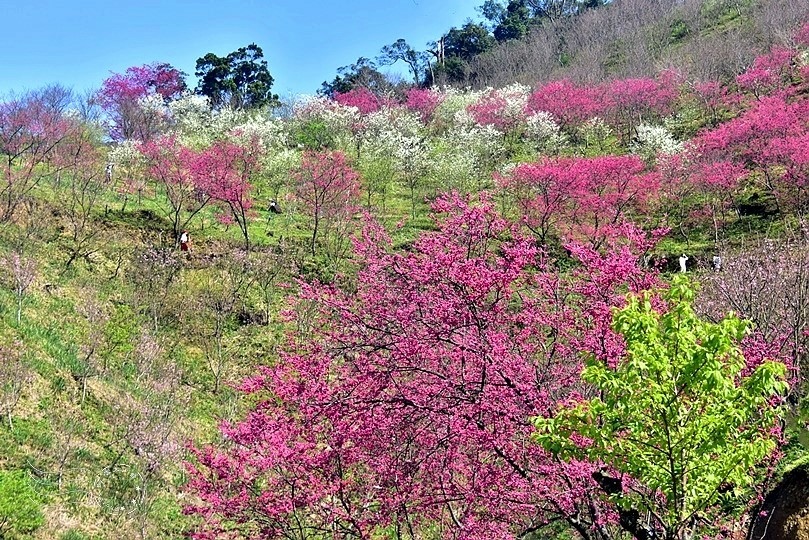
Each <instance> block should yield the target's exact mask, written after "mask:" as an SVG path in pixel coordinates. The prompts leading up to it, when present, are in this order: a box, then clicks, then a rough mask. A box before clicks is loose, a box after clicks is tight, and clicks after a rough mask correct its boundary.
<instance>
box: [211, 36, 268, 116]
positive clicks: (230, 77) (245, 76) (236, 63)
mask: <svg viewBox="0 0 809 540" xmlns="http://www.w3.org/2000/svg"><path fill="white" fill-rule="evenodd" d="M195 75H196V76H197V77H199V84H198V85H197V93H199V94H201V95H203V96H206V97H207V98H208V99H210V100H211V104H212V105H213V106H214V107H216V108H219V107H223V106H225V105H229V106H231V107H233V108H234V109H241V108H245V109H255V108H259V107H264V106H266V105H275V104H276V103H277V102H278V96H277V95H275V94H273V93H272V92H271V91H270V89H271V88H272V84H273V78H272V76H271V75H270V71H269V69H268V68H267V61H266V60H264V52H263V51H262V50H261V47H259V46H258V45H256V44H255V43H251V44H250V45H248V46H247V47H240V48H239V49H236V50H235V51H233V52H232V53H230V54H228V55H227V56H224V57H220V56H217V55H215V54H214V53H208V54H206V55H205V56H203V57H202V58H198V59H197V65H196V72H195Z"/></svg>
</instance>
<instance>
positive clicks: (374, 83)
mask: <svg viewBox="0 0 809 540" xmlns="http://www.w3.org/2000/svg"><path fill="white" fill-rule="evenodd" d="M355 88H367V89H368V90H370V91H372V92H373V93H374V94H376V95H381V94H384V93H386V92H388V91H390V90H392V89H393V84H392V83H391V82H390V81H389V80H388V78H387V76H385V74H384V73H382V72H381V71H379V70H378V69H377V67H376V64H375V63H374V62H373V61H372V60H369V59H368V58H364V57H360V58H358V59H357V61H356V63H354V64H351V65H350V66H343V67H341V68H338V69H337V76H336V77H335V78H334V79H333V80H332V81H331V82H326V81H323V84H322V85H321V87H320V90H319V91H318V93H319V94H321V95H324V96H328V97H334V95H335V94H345V93H346V92H350V91H351V90H354V89H355Z"/></svg>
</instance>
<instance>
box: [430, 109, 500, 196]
mask: <svg viewBox="0 0 809 540" xmlns="http://www.w3.org/2000/svg"><path fill="white" fill-rule="evenodd" d="M458 114H460V112H459V113H458ZM505 151H506V149H505V146H504V144H503V135H502V134H501V133H500V132H499V131H497V130H496V129H495V128H494V127H493V126H480V125H477V124H474V123H472V124H471V125H470V124H465V123H458V124H456V125H455V126H454V127H452V128H451V129H450V130H449V131H447V132H446V133H445V134H444V135H443V136H441V137H439V138H438V139H436V141H435V144H434V146H433V151H432V157H431V165H432V170H431V173H432V177H433V180H434V182H435V184H436V187H437V188H438V189H439V190H442V191H443V190H450V189H451V190H458V191H462V192H464V191H471V190H473V189H478V188H480V187H481V184H482V183H483V182H488V181H489V179H490V177H491V171H492V167H494V166H495V165H496V164H497V163H498V162H499V161H500V160H501V159H502V156H503V155H505Z"/></svg>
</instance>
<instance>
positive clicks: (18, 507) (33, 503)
mask: <svg viewBox="0 0 809 540" xmlns="http://www.w3.org/2000/svg"><path fill="white" fill-rule="evenodd" d="M41 506H42V502H41V500H40V498H39V496H38V495H37V493H36V491H34V489H33V488H32V487H31V483H30V481H29V479H28V474H27V473H26V472H25V471H0V538H8V539H12V538H21V537H23V536H24V535H27V534H28V533H32V532H34V531H35V530H37V529H38V528H39V527H41V526H42V523H43V522H44V519H45V518H44V517H43V515H42V511H41Z"/></svg>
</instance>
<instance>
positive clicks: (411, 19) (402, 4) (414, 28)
mask: <svg viewBox="0 0 809 540" xmlns="http://www.w3.org/2000/svg"><path fill="white" fill-rule="evenodd" d="M482 3H483V0H357V1H350V2H340V1H334V0H329V1H316V0H309V1H307V0H265V1H261V0H238V1H237V0H233V1H228V0H220V1H212V0H203V1H162V2H161V1H158V0H141V1H116V0H103V1H102V0H74V1H69V0H36V1H30V2H22V1H12V0H0V12H1V13H3V14H4V19H5V20H4V23H3V29H2V31H0V95H6V94H8V93H9V92H11V91H14V92H21V91H24V90H30V89H36V88H40V87H42V86H45V85H47V84H51V83H60V84H62V85H64V86H67V87H70V88H73V89H74V90H77V91H83V90H85V89H91V88H97V87H98V86H100V84H101V82H102V81H103V80H104V79H105V78H106V77H108V76H109V74H110V72H123V71H124V70H126V68H127V67H129V66H133V65H141V64H147V63H151V62H158V61H159V62H168V63H170V64H172V65H173V66H175V67H177V68H179V69H181V70H183V71H185V72H186V73H187V74H189V80H188V82H189V85H192V86H193V85H194V84H195V79H194V77H193V74H194V65H195V63H196V59H197V58H199V57H201V56H203V55H204V54H205V53H208V52H213V53H215V54H217V55H219V56H224V55H226V54H228V53H229V52H232V51H234V50H236V49H237V48H239V47H242V46H245V45H248V44H249V43H251V42H255V43H257V44H258V45H259V46H260V47H261V48H262V49H263V50H264V56H265V58H266V59H267V62H268V66H269V69H270V73H271V74H272V76H273V77H274V78H275V84H274V86H273V91H274V92H276V93H278V94H280V95H281V97H285V96H287V95H289V94H300V93H307V94H311V93H314V92H315V91H316V90H317V89H318V88H319V87H320V84H321V83H322V82H323V81H324V80H331V79H333V78H334V76H335V75H336V70H337V68H338V67H340V66H345V65H349V64H353V63H354V62H355V61H356V60H357V58H359V57H360V56H365V57H367V58H372V59H373V58H375V57H376V56H377V55H378V54H379V50H380V49H381V48H382V47H383V46H384V45H387V44H389V43H393V42H394V41H396V40H397V39H399V38H404V39H406V40H407V41H408V43H410V44H411V45H412V46H413V47H414V48H416V49H417V50H423V49H425V48H426V47H425V45H426V43H427V42H428V41H434V40H436V39H438V38H439V37H440V36H441V35H442V34H443V33H445V32H446V31H447V30H449V28H450V27H452V26H459V25H461V24H463V22H464V21H465V20H466V19H467V18H473V19H475V20H477V19H479V15H478V13H477V11H476V9H475V8H476V7H477V6H479V5H480V4H482ZM384 70H389V71H397V72H401V73H403V74H404V73H406V71H407V70H406V66H404V65H401V66H400V65H399V64H397V65H396V66H393V67H392V68H384V69H383V71H384Z"/></svg>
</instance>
